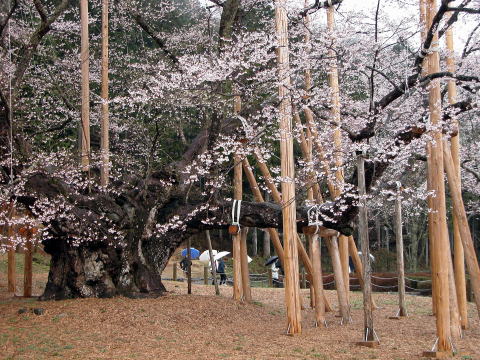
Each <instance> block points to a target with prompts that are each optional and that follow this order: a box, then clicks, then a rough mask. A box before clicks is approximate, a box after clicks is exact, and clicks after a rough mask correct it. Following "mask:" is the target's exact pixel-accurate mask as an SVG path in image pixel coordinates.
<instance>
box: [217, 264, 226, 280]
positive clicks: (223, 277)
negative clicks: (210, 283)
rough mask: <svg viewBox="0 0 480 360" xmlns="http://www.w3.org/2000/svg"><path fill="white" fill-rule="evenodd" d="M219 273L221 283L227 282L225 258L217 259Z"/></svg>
mask: <svg viewBox="0 0 480 360" xmlns="http://www.w3.org/2000/svg"><path fill="white" fill-rule="evenodd" d="M217 274H220V285H224V284H226V283H227V274H225V262H224V261H223V259H219V260H218V261H217Z"/></svg>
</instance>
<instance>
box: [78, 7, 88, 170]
mask: <svg viewBox="0 0 480 360" xmlns="http://www.w3.org/2000/svg"><path fill="white" fill-rule="evenodd" d="M80 39H81V46H80V64H81V65H80V69H81V76H82V84H81V97H82V112H81V115H82V121H81V127H80V144H81V145H80V146H81V147H80V163H81V166H82V170H83V171H88V170H89V165H90V103H89V99H90V84H89V81H90V80H89V71H90V70H89V41H88V0H80Z"/></svg>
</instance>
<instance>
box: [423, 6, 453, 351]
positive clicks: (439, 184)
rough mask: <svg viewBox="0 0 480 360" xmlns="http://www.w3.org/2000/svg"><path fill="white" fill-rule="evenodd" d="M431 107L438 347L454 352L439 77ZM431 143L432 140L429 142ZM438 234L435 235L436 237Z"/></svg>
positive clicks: (434, 63) (431, 63) (435, 57)
mask: <svg viewBox="0 0 480 360" xmlns="http://www.w3.org/2000/svg"><path fill="white" fill-rule="evenodd" d="M426 4H427V7H426V8H427V28H430V27H431V26H432V23H433V17H434V16H435V12H436V10H437V1H436V0H427V3H426ZM432 44H438V32H437V31H435V32H434V35H433V40H432ZM427 63H428V73H429V74H433V73H438V72H440V57H439V54H438V45H437V47H435V45H434V46H433V47H432V48H431V51H430V52H429V54H428V55H427ZM429 108H430V123H431V124H432V126H433V127H437V129H435V130H433V131H432V133H431V135H432V138H433V141H434V143H433V144H434V145H433V144H432V145H431V153H430V154H429V155H430V156H428V158H427V164H428V172H429V173H430V174H431V184H430V185H431V187H430V189H429V190H430V191H433V192H434V194H435V197H433V198H432V201H431V205H432V208H431V209H430V210H431V219H432V233H431V234H430V236H431V238H432V239H434V242H435V246H434V247H433V249H432V277H435V278H436V281H435V286H434V289H433V292H434V293H435V295H434V296H435V299H436V300H435V301H436V306H437V308H436V326H437V336H438V342H437V346H438V351H439V352H451V351H452V343H451V338H450V301H449V286H448V266H445V265H446V264H448V252H447V251H446V250H445V249H447V248H449V247H450V243H449V240H448V234H447V219H446V206H445V183H444V179H443V154H442V133H441V131H440V130H439V129H438V126H439V125H440V122H441V117H442V110H441V95H440V82H439V80H438V79H435V80H432V82H431V83H430V89H429ZM430 143H431V142H430ZM433 236H435V237H433Z"/></svg>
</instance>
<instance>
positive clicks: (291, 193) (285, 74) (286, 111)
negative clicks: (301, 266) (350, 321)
mask: <svg viewBox="0 0 480 360" xmlns="http://www.w3.org/2000/svg"><path fill="white" fill-rule="evenodd" d="M275 29H276V34H277V39H278V48H277V66H278V79H279V88H278V95H279V98H280V107H279V123H280V157H281V176H282V179H283V181H282V199H283V204H282V205H283V206H282V218H283V244H284V256H285V269H284V270H285V278H284V280H285V281H284V282H285V303H286V308H287V319H288V320H287V321H288V328H287V333H288V334H291V335H293V334H299V333H301V332H302V323H301V318H302V314H301V311H300V286H299V279H298V248H297V241H296V239H295V238H296V215H297V214H296V202H295V182H294V180H295V166H294V159H293V134H292V104H291V99H290V92H289V88H290V86H291V83H290V75H289V72H290V63H289V53H288V51H289V50H288V17H287V10H286V0H275ZM307 257H308V256H307Z"/></svg>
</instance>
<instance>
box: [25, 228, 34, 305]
mask: <svg viewBox="0 0 480 360" xmlns="http://www.w3.org/2000/svg"><path fill="white" fill-rule="evenodd" d="M32 235H33V229H28V230H27V231H26V234H25V237H26V239H25V254H24V259H25V262H24V267H23V296H25V297H31V296H32V284H33V281H32V280H33V274H32V265H33V251H32V250H33V243H32Z"/></svg>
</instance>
